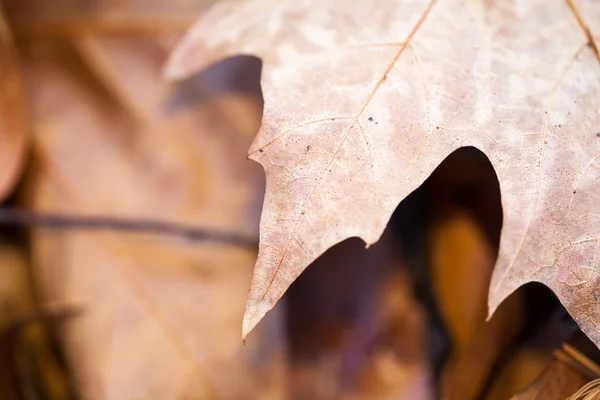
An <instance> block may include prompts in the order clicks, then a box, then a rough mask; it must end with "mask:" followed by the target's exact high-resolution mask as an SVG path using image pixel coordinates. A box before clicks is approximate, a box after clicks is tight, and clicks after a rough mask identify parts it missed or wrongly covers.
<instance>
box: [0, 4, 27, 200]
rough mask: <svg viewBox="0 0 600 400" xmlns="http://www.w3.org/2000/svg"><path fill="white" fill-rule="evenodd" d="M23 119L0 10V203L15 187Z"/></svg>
mask: <svg viewBox="0 0 600 400" xmlns="http://www.w3.org/2000/svg"><path fill="white" fill-rule="evenodd" d="M27 129H28V128H27V116H26V113H25V98H24V96H23V88H22V83H21V77H20V75H19V70H18V65H17V62H16V53H15V51H14V48H13V43H12V37H11V35H10V32H9V30H8V26H7V25H6V22H5V20H4V15H3V14H2V11H1V10H0V199H2V198H4V197H5V196H6V195H7V194H8V193H9V192H10V191H11V190H12V188H13V187H14V185H15V184H16V181H17V178H18V176H19V174H20V172H21V169H22V166H23V158H24V156H25V150H26V149H27V144H28V131H27Z"/></svg>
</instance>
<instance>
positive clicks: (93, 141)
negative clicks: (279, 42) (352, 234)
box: [0, 0, 597, 400]
mask: <svg viewBox="0 0 600 400" xmlns="http://www.w3.org/2000/svg"><path fill="white" fill-rule="evenodd" d="M212 2H213V1H207V0H195V1H191V0H171V1H167V0H53V1H49V0H3V1H2V2H0V4H1V5H2V13H1V14H0V199H1V200H2V207H1V208H0V398H2V399H7V400H12V399H27V400H29V399H31V400H33V399H51V400H54V399H60V400H62V399H124V400H125V399H127V400H129V399H132V400H133V399H136V400H138V399H140V400H141V399H208V400H217V399H265V400H269V399H288V398H289V399H348V400H350V399H390V400H391V399H433V398H440V397H443V398H448V399H460V400H468V399H483V398H486V399H508V398H511V397H512V396H513V395H515V394H517V393H520V392H522V393H523V394H522V395H521V397H519V398H521V399H526V398H527V399H528V398H544V399H554V398H556V399H563V398H565V397H566V395H568V394H571V393H573V392H574V391H576V390H577V389H578V388H579V387H581V386H582V385H583V384H584V383H585V382H587V381H589V380H591V378H592V376H590V375H589V374H586V373H585V371H584V372H581V371H578V370H576V369H573V368H567V367H565V366H564V362H563V363H561V362H560V361H558V359H557V358H556V356H555V350H556V349H558V348H559V347H560V346H561V345H562V344H563V343H565V342H568V341H570V342H571V343H575V342H577V343H583V344H581V346H580V347H579V348H580V349H583V348H585V349H587V353H586V354H588V356H590V357H591V358H592V359H593V358H594V356H595V354H594V352H595V351H597V350H596V349H595V347H593V346H592V347H591V348H590V347H589V344H586V343H587V342H586V340H585V338H582V337H581V335H578V334H577V327H576V325H574V324H573V323H572V321H571V320H570V318H569V316H568V315H567V314H566V313H565V312H564V310H563V309H562V307H561V306H560V304H559V303H558V302H557V301H556V299H555V298H554V296H553V295H552V293H550V292H549V291H548V290H547V289H545V288H544V287H542V286H541V285H535V284H532V285H528V286H527V287H525V288H523V289H521V290H519V291H518V292H516V293H515V294H514V295H512V296H511V297H510V298H509V299H508V300H507V301H506V302H505V303H504V304H503V305H502V306H501V308H500V309H499V310H498V312H497V313H496V314H495V315H494V317H493V318H492V319H491V320H490V321H489V322H488V323H485V320H486V317H487V308H486V297H487V287H488V284H489V279H490V276H491V271H492V268H493V264H494V260H495V256H496V252H497V246H498V240H499V232H500V229H501V221H502V210H501V205H500V192H499V189H498V182H497V179H496V176H495V174H494V171H493V168H492V167H491V165H490V163H489V161H488V160H487V158H486V157H485V156H484V155H483V154H482V153H480V152H479V151H478V150H476V149H474V148H466V149H461V150H459V151H457V152H456V153H454V154H453V155H451V156H450V157H449V158H448V159H447V160H446V161H445V162H444V163H443V164H442V165H441V166H440V167H439V168H438V169H437V170H436V171H435V172H434V174H433V175H432V176H431V177H430V178H429V180H428V181H426V182H425V184H424V185H423V186H422V187H421V188H419V189H418V190H417V191H415V192H414V193H413V194H411V195H410V196H409V198H407V199H406V200H405V201H403V202H402V203H401V204H400V205H399V207H398V209H397V211H396V213H395V215H394V217H393V218H392V221H391V222H390V225H389V229H388V230H387V231H386V233H385V235H384V237H383V238H382V240H381V241H380V242H379V243H377V244H376V245H374V246H372V247H371V248H370V249H368V250H366V249H365V246H364V243H363V242H362V241H360V240H358V239H352V240H348V241H346V242H344V243H341V244H339V245H338V246H335V247H334V248H332V249H330V250H329V251H328V252H327V253H326V254H324V255H323V256H322V257H320V258H319V259H318V260H317V261H316V262H315V263H314V265H311V266H310V267H309V268H308V269H307V271H306V272H305V273H304V274H303V275H302V276H301V277H300V278H299V280H298V281H297V282H296V283H295V284H294V285H293V286H292V287H291V289H290V291H289V292H288V294H287V295H286V296H285V297H284V299H283V300H282V301H281V303H280V304H279V305H278V306H277V307H276V309H275V310H274V311H272V312H270V313H269V314H268V316H267V318H266V319H265V320H264V321H263V322H261V323H260V325H259V327H258V329H256V330H255V331H254V332H253V333H252V334H251V335H250V336H249V337H248V340H247V343H246V344H245V345H244V344H242V342H241V339H240V334H241V321H242V315H243V311H244V306H245V300H246V295H247V293H248V289H249V286H250V280H251V276H252V269H253V266H254V261H255V259H256V253H257V243H258V224H259V220H260V213H261V207H262V197H263V192H264V175H263V171H262V169H261V168H260V166H259V165H258V164H255V163H253V162H252V161H249V160H247V158H246V153H247V149H248V147H249V145H250V142H251V141H252V139H253V137H254V136H255V135H256V133H257V132H258V129H259V127H260V118H261V114H262V97H261V93H260V72H261V62H260V60H258V59H256V58H253V57H249V56H240V57H235V58H232V59H228V60H223V61H221V62H219V63H217V64H215V65H213V66H211V67H210V68H209V69H207V70H206V71H202V72H200V73H198V74H197V75H196V76H193V77H190V78H188V79H186V80H184V81H180V82H166V81H165V79H164V78H163V76H162V72H161V69H162V67H163V64H164V62H165V61H166V59H167V57H168V54H169V52H170V51H171V50H172V49H173V46H174V45H175V44H176V43H177V41H178V39H179V38H181V36H182V35H183V33H185V30H186V29H187V28H188V27H189V26H190V24H191V23H192V22H193V21H194V19H195V17H196V16H198V15H200V14H201V13H202V12H203V11H204V10H206V9H207V8H208V7H210V5H211V3H212ZM206 34H207V35H210V34H211V33H210V32H206ZM573 335H575V336H573ZM586 346H587V347H586ZM582 351H583V350H582ZM538 376H539V377H540V378H539V379H538V380H537V381H535V383H534V385H533V386H529V384H530V383H531V382H533V381H534V380H535V379H536V378H537V377H538ZM547 382H553V386H552V390H551V395H550V394H547V393H546V395H545V396H546V397H534V396H537V395H539V393H541V392H543V390H544V388H546V389H547V388H548V387H549V386H548V385H547ZM528 391H529V392H528ZM527 393H530V395H528V394H527ZM531 393H533V394H531ZM527 396H529V397H527Z"/></svg>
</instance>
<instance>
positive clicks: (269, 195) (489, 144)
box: [166, 0, 600, 344]
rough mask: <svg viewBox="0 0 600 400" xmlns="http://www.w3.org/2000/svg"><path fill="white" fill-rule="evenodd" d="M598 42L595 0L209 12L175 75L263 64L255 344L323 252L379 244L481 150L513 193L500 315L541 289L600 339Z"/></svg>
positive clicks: (265, 0)
mask: <svg viewBox="0 0 600 400" xmlns="http://www.w3.org/2000/svg"><path fill="white" fill-rule="evenodd" d="M207 32H210V34H207ZM598 32H600V3H599V2H597V1H593V0H579V1H576V0H573V1H571V0H568V1H564V0H553V1H547V0H527V1H514V2H469V3H464V2H463V1H459V0H444V1H441V0H440V1H435V0H432V1H428V0H418V1H398V2H394V3H390V2H387V1H376V2H368V3H361V2H351V1H349V0H348V1H338V2H331V3H329V2H321V3H319V4H315V3H314V2H308V1H304V2H298V1H284V2H274V1H271V0H248V1H228V2H222V3H219V4H217V5H215V6H214V7H213V8H212V9H211V10H210V11H209V12H207V13H206V14H205V15H204V16H202V17H201V18H200V20H199V21H198V22H197V23H196V24H195V26H194V27H193V28H192V29H191V31H190V32H189V34H188V35H187V37H186V38H185V39H184V40H183V41H182V43H181V44H180V45H179V47H178V48H177V50H176V51H175V52H174V54H173V55H172V58H171V60H170V62H169V63H168V64H167V69H166V74H167V75H169V76H171V77H180V76H185V75H186V74H188V73H189V72H190V71H192V70H195V69H197V68H200V67H201V66H205V65H207V64H209V63H211V62H212V61H214V60H217V59H220V58H222V57H226V56H229V55H232V54H236V53H245V54H255V55H257V56H259V57H261V58H262V60H263V62H264V70H263V76H262V88H263V92H264V96H265V111H264V119H263V126H262V129H261V131H260V133H259V135H258V136H257V138H256V139H255V141H254V143H253V144H252V146H251V148H250V157H251V158H252V159H254V160H256V161H258V162H260V163H261V164H262V165H263V166H264V168H265V171H266V176H267V192H266V198H265V203H264V208H263V215H262V219H261V245H260V253H259V258H258V261H257V264H256V269H255V271H256V272H255V274H254V279H253V284H252V290H251V293H250V295H249V300H248V303H247V309H246V317H245V319H244V324H243V335H246V334H247V333H248V332H249V331H250V330H251V329H252V328H253V327H254V326H255V325H256V324H257V322H258V321H259V320H260V319H261V318H262V316H264V315H265V313H266V312H268V311H269V310H270V309H271V307H273V305H274V304H275V303H276V301H277V300H278V299H279V298H280V297H281V295H282V294H283V293H284V292H285V290H286V288H287V287H288V286H289V285H290V283H291V282H293V280H294V279H295V278H296V277H297V276H298V275H299V274H300V273H301V272H302V271H303V269H304V268H305V267H306V266H307V265H308V264H309V263H310V262H311V261H312V260H314V259H315V258H316V257H318V256H319V255H320V254H321V253H323V252H324V251H325V250H326V249H327V248H329V247H331V246H332V245H334V244H335V243H338V242H340V241H342V240H344V239H345V238H348V237H351V236H358V237H361V238H362V239H363V240H364V241H365V242H366V243H367V244H372V243H374V242H376V241H377V240H378V238H379V237H380V236H381V234H382V232H383V230H384V228H385V226H386V224H387V222H388V219H389V217H390V215H391V214H392V212H393V211H394V209H395V208H396V206H397V205H398V203H399V202H400V201H401V200H402V199H403V198H404V197H405V196H407V195H408V194H409V193H410V192H411V191H413V190H414V189H415V188H417V187H418V186H419V185H420V184H421V183H422V182H423V181H424V180H425V179H426V178H427V177H428V176H429V174H430V173H431V172H432V171H433V169H434V168H435V167H436V166H437V165H438V164H439V163H440V162H441V161H442V160H444V158H446V157H447V156H448V155H449V154H450V153H452V152H453V151H454V150H456V149H458V148H460V147H464V146H474V147H476V148H478V149H480V150H481V151H482V152H484V153H485V154H486V155H487V157H488V158H489V159H490V161H491V163H492V165H493V166H494V169H495V171H496V174H497V176H498V179H499V182H500V188H501V192H502V207H503V214H504V220H503V228H502V234H501V240H500V251H499V257H498V260H497V262H496V266H495V269H494V273H493V277H492V282H491V287H490V292H489V308H490V312H493V311H494V310H495V309H496V308H497V307H498V305H499V304H500V302H501V301H502V300H503V299H504V298H506V296H508V295H509V294H510V293H511V292H513V291H514V290H515V289H516V288H518V287H519V286H521V285H523V284H524V283H526V282H529V281H539V282H542V283H544V284H546V285H547V286H549V287H550V288H551V289H552V290H553V291H554V292H555V293H556V294H557V295H558V296H559V298H560V300H561V301H562V302H563V304H564V305H565V306H566V308H567V309H568V310H569V312H570V313H571V314H572V315H573V316H574V317H575V318H576V320H577V322H578V323H579V325H580V326H581V327H582V329H583V330H584V331H585V332H586V333H587V334H588V335H589V336H590V337H591V338H593V340H594V341H595V342H596V344H600V330H598V329H597V328H596V327H597V326H598V324H599V322H600V306H598V302H599V298H600V292H598V289H597V287H598V275H597V272H596V269H597V266H598V262H599V260H600V257H599V253H600V232H599V230H600V216H599V215H598V206H599V205H600V197H599V196H600V188H599V187H598V182H600V181H599V180H598V174H599V172H600V171H599V169H600V162H598V156H599V155H600V111H599V110H600V58H599V56H598V47H597V45H596V42H595V41H596V40H597V35H598ZM594 35H596V36H594Z"/></svg>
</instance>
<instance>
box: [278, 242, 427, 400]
mask: <svg viewBox="0 0 600 400" xmlns="http://www.w3.org/2000/svg"><path fill="white" fill-rule="evenodd" d="M342 275H343V277H344V279H340V278H339V277H340V276H342ZM411 283H412V282H411V279H410V276H409V274H408V270H407V269H406V267H405V266H404V265H403V263H402V260H401V256H400V252H399V251H398V245H397V240H396V237H395V236H394V235H393V234H392V233H391V232H387V234H386V235H385V236H384V237H383V238H382V240H380V241H379V242H378V243H377V244H376V245H375V246H373V247H372V248H371V249H369V250H365V248H364V246H363V245H362V243H361V241H360V240H358V239H354V240H346V241H344V242H342V243H340V244H339V245H337V246H334V247H332V248H331V249H329V250H328V251H327V252H325V254H323V255H322V256H321V257H319V258H318V259H317V260H316V261H315V262H314V263H313V264H312V265H311V266H310V268H309V269H308V270H307V271H306V273H305V274H303V275H302V276H301V277H300V278H299V279H298V280H297V281H296V282H295V283H294V285H292V287H291V288H290V290H289V291H288V292H287V295H286V298H285V299H286V300H285V301H286V313H287V319H288V321H289V322H288V331H289V348H290V352H291V355H290V364H291V370H292V393H293V398H299V399H344V400H350V399H371V398H375V399H379V400H384V399H404V398H406V399H415V400H416V399H429V398H431V397H432V387H431V385H430V383H431V374H430V371H429V365H428V358H427V356H428V354H427V347H426V341H425V337H426V334H425V331H426V324H425V322H426V318H425V313H424V310H423V309H422V307H421V306H420V304H419V303H418V301H417V300H416V298H415V296H414V294H413V292H412V290H411V289H412V287H411Z"/></svg>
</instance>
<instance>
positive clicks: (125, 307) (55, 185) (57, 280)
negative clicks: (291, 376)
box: [23, 34, 287, 400]
mask: <svg viewBox="0 0 600 400" xmlns="http://www.w3.org/2000/svg"><path fill="white" fill-rule="evenodd" d="M23 53H24V58H25V61H26V62H25V64H24V65H25V71H26V78H27V83H28V87H29V88H30V90H31V92H30V94H31V99H32V110H33V121H34V141H35V160H34V161H35V167H34V168H33V170H32V174H31V180H30V181H29V182H28V183H27V188H26V189H27V190H26V191H27V194H28V195H27V198H28V200H27V203H28V204H29V205H30V206H31V208H33V209H35V210H38V211H42V212H43V211H45V212H60V213H63V214H64V213H68V214H69V215H73V216H86V215H104V216H109V217H113V218H114V217H120V218H123V219H129V220H131V219H133V218H144V219H153V220H163V221H171V222H178V223H186V224H189V225H195V226H203V227H206V228H208V229H214V230H219V231H233V232H238V233H241V234H245V235H246V236H255V235H256V234H257V230H258V229H257V225H258V216H259V212H260V211H259V210H260V196H261V193H260V192H261V188H262V187H263V184H262V181H261V179H260V174H259V173H258V172H259V171H258V168H259V167H258V166H254V165H253V164H252V163H250V162H249V161H248V160H246V159H245V157H244V155H245V152H246V148H247V146H248V144H249V141H250V139H251V136H252V135H253V134H254V133H255V132H256V130H257V129H258V123H259V118H260V112H259V111H260V108H259V106H260V105H259V104H258V102H257V101H256V100H255V99H252V98H249V97H247V96H242V95H239V94H238V95H219V96H217V95H213V96H208V97H207V96H205V94H202V96H200V95H199V94H198V88H197V87H196V88H195V87H194V86H193V84H192V83H189V85H187V89H188V92H187V94H188V95H193V94H194V93H196V98H195V102H194V101H193V99H187V100H186V101H183V102H181V101H180V103H179V106H178V108H177V109H172V108H170V101H171V99H173V98H175V97H177V93H179V92H178V91H177V90H176V88H174V87H172V86H170V85H167V84H165V83H164V82H163V81H161V79H160V66H161V64H162V63H163V62H164V59H165V56H166V51H165V50H164V48H163V47H162V46H161V45H160V44H158V41H156V40H154V39H153V38H152V37H147V36H146V37H126V36H118V37H100V36H91V35H85V34H82V35H81V36H79V37H76V38H74V39H72V40H71V41H69V42H61V41H55V40H45V41H44V40H42V39H38V40H37V41H36V42H34V43H32V44H31V45H30V47H29V48H24V49H23ZM192 97H193V96H192ZM220 110H222V111H223V112H220ZM231 113H235V116H236V118H237V119H239V120H240V121H244V120H245V123H241V122H236V123H233V122H231V121H230V120H229V117H228V115H231ZM32 248H33V249H32V253H33V254H32V257H33V259H34V262H35V269H34V273H35V276H36V282H37V283H38V286H39V288H40V297H41V299H42V300H52V301H64V302H68V303H69V304H74V305H76V306H77V307H79V308H81V309H82V314H81V316H79V317H77V318H76V319H73V320H72V321H69V322H68V324H66V325H65V327H64V329H63V330H62V335H61V338H62V343H63V346H64V347H65V352H66V355H67V359H68V361H69V365H70V367H71V369H72V371H73V379H74V382H75V384H76V387H77V388H78V390H79V391H80V395H81V397H83V398H86V399H133V398H138V399H142V398H156V399H169V398H173V399H175V398H176V399H191V398H193V399H210V400H214V399H221V398H231V399H254V398H261V399H271V398H275V399H280V398H283V397H284V396H283V395H282V393H285V389H286V382H287V381H286V374H285V373H286V371H285V366H286V364H285V361H286V360H285V343H284V341H283V333H282V327H281V325H282V322H281V318H280V316H279V315H277V314H275V313H274V314H273V317H272V318H271V319H270V321H269V322H267V323H266V324H265V326H264V327H263V328H264V329H261V330H260V331H259V332H256V337H255V338H254V340H253V341H252V342H251V343H249V344H248V346H245V347H244V346H243V345H242V343H241V341H240V340H239V335H238V334H237V329H236V327H237V326H239V324H240V323H241V320H242V315H243V310H244V302H245V293H246V291H247V290H248V287H249V284H250V278H251V271H252V264H253V261H254V259H255V256H256V254H255V251H254V249H248V248H243V247H236V246H234V245H229V244H211V243H207V242H188V241H186V240H183V239H179V238H173V237H162V236H153V235H149V234H143V233H124V232H113V231H110V230H109V231H56V230H53V229H50V230H48V229H45V228H36V229H34V231H33V234H32Z"/></svg>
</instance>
